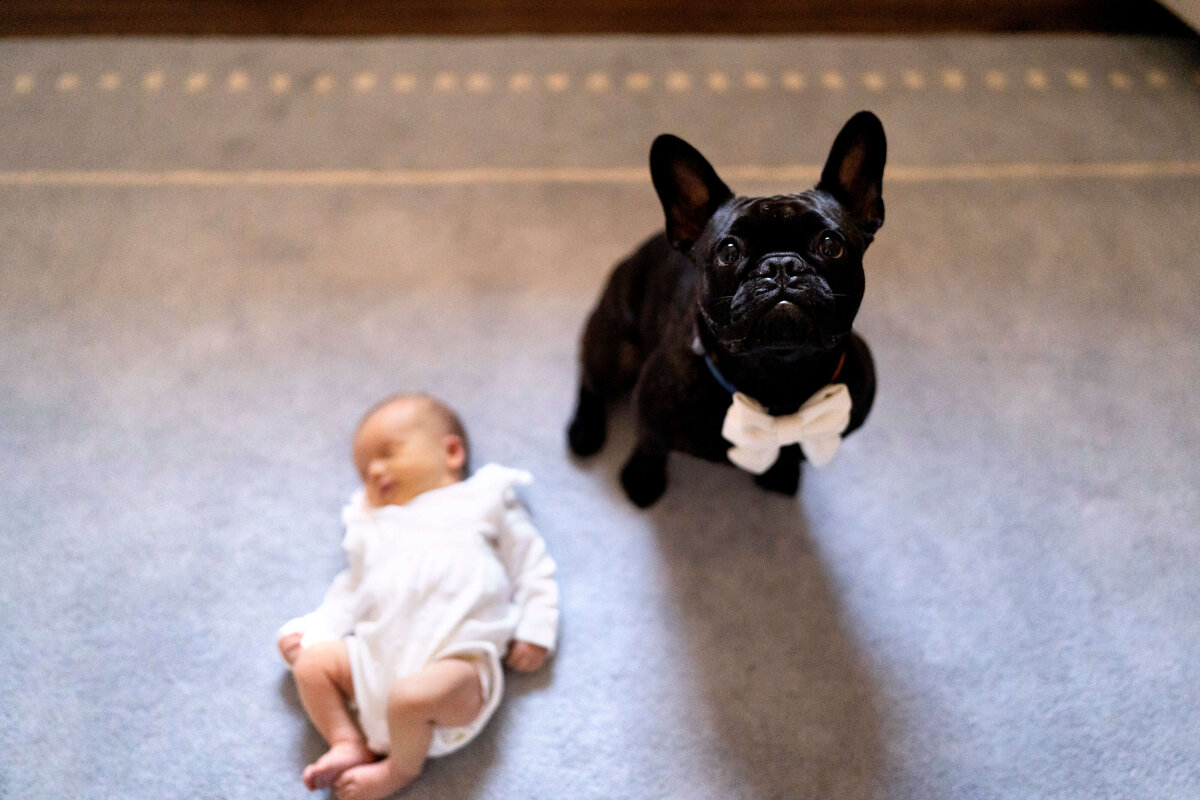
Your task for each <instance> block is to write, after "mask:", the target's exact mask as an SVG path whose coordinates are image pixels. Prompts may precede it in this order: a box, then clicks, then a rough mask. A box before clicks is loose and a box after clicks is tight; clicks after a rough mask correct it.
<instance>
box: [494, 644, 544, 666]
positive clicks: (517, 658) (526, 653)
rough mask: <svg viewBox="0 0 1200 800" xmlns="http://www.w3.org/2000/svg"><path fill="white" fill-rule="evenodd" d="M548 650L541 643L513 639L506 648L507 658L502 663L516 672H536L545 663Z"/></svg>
mask: <svg viewBox="0 0 1200 800" xmlns="http://www.w3.org/2000/svg"><path fill="white" fill-rule="evenodd" d="M548 655H550V651H549V650H547V649H546V648H544V647H542V646H541V645H536V644H531V643H530V642H521V641H515V642H513V643H512V647H510V648H509V649H508V658H506V659H504V663H505V664H507V665H508V666H510V667H512V668H513V669H515V670H517V671H518V672H536V671H537V670H539V669H541V668H542V665H543V664H545V663H546V657H547V656H548Z"/></svg>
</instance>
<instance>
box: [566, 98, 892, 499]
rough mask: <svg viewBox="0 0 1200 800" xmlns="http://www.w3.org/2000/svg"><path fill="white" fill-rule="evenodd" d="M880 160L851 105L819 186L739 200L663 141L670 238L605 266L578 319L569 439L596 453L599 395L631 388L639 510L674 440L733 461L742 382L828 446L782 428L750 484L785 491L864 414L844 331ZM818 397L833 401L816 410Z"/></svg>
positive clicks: (877, 133) (851, 313) (858, 356)
mask: <svg viewBox="0 0 1200 800" xmlns="http://www.w3.org/2000/svg"><path fill="white" fill-rule="evenodd" d="M886 157H887V140H886V138H885V137H884V133H883V126H882V125H881V124H880V122H879V119H878V118H877V117H876V116H875V115H874V114H872V113H870V112H869V111H862V112H859V113H858V114H856V115H855V116H854V117H853V118H851V119H850V121H849V122H847V123H846V125H845V126H844V127H843V128H842V131H841V133H839V134H838V136H837V139H836V140H835V141H834V143H833V147H832V149H831V150H830V153H829V158H828V160H827V161H826V163H825V167H824V169H823V170H822V172H821V179H820V181H819V183H818V184H817V186H816V188H815V189H812V190H810V191H807V192H801V193H799V194H790V195H782V196H777V197H735V196H734V195H733V193H732V192H731V191H730V190H729V187H727V186H726V185H725V183H724V182H722V180H721V179H720V178H719V177H718V176H717V173H716V172H715V171H714V170H713V168H712V166H711V165H710V164H709V163H708V161H706V160H705V159H704V157H703V156H702V155H700V153H699V152H698V151H697V150H696V149H695V148H693V147H692V146H691V145H689V144H688V143H687V142H684V141H683V140H682V139H678V138H676V137H674V136H670V135H663V136H659V137H658V139H656V140H655V142H654V145H653V146H652V147H651V149H650V173H651V177H652V178H653V181H654V187H655V189H656V190H657V192H658V196H659V199H660V200H661V201H662V205H663V210H664V211H665V212H666V218H667V225H666V234H665V235H661V234H660V235H659V236H656V237H654V238H653V239H651V240H650V241H648V242H646V243H645V244H644V245H643V246H642V247H641V248H640V249H639V250H638V251H637V252H636V253H634V254H633V255H632V256H630V257H629V258H628V259H626V260H625V261H623V262H622V263H621V264H619V265H618V266H617V267H616V269H615V270H614V272H613V274H612V276H611V277H610V278H609V282H608V285H607V286H606V287H605V289H604V293H603V294H602V296H601V297H600V301H599V303H598V305H597V306H596V309H595V310H594V311H593V312H592V315H591V317H590V319H589V320H588V323H587V326H586V328H585V330H584V333H583V341H582V347H581V358H580V361H581V370H580V387H579V400H578V406H577V408H576V410H575V416H574V419H573V420H572V421H571V425H570V429H569V431H568V439H569V442H570V445H571V449H572V450H573V451H574V452H575V453H576V454H578V455H581V456H583V455H590V454H592V453H595V452H596V451H598V450H599V449H600V448H601V447H602V446H603V444H604V439H605V432H606V415H607V408H608V404H609V402H610V401H613V400H616V399H618V398H620V397H622V396H624V395H625V394H627V393H629V391H630V390H632V391H633V400H634V404H635V407H636V411H637V415H638V422H639V425H638V441H637V447H636V449H635V450H634V452H633V454H632V456H630V458H629V461H628V462H627V463H626V464H625V467H624V469H623V470H622V472H621V483H622V485H623V486H624V487H625V492H626V493H627V494H628V495H629V499H630V500H632V501H633V502H634V503H636V504H637V505H639V506H642V507H645V506H648V505H650V504H651V503H653V502H654V501H655V500H657V499H658V498H659V497H660V496H661V495H662V493H663V490H664V489H666V485H667V471H666V467H667V454H668V453H669V452H670V451H671V450H680V451H682V452H686V453H691V454H692V455H695V456H699V457H701V458H706V459H709V460H712V461H730V460H736V461H738V462H739V463H740V462H741V461H743V459H741V458H739V459H734V457H733V455H734V450H731V447H730V441H729V440H727V439H726V438H725V437H724V436H723V420H725V418H726V415H727V412H728V413H729V416H731V417H732V416H733V415H734V412H733V411H732V410H731V395H734V393H738V394H740V396H741V397H742V400H743V401H744V400H745V399H746V398H747V397H748V398H750V399H751V402H750V403H749V405H750V406H754V402H753V401H757V403H758V404H759V406H756V408H759V409H760V410H765V411H766V412H767V413H768V414H769V415H770V416H769V417H768V416H764V417H761V419H762V420H765V421H766V422H765V424H766V425H767V426H771V425H774V424H776V423H780V424H785V423H786V424H791V423H790V422H787V420H796V419H799V418H801V417H802V416H805V415H807V416H812V415H813V414H816V415H818V416H823V419H824V423H823V424H825V428H826V430H824V431H823V433H824V435H825V440H824V445H821V443H820V442H817V443H816V445H814V444H813V440H809V441H806V440H805V439H803V438H800V439H796V438H795V437H793V438H792V439H791V440H788V439H787V438H786V437H785V438H783V439H782V441H783V442H784V443H783V445H782V447H781V449H775V447H772V446H771V443H770V441H768V442H767V444H766V445H765V450H759V451H756V453H753V454H752V455H755V458H753V459H750V460H751V461H754V460H757V462H758V463H757V464H753V465H750V466H747V465H746V464H745V463H742V464H741V465H742V466H744V467H745V468H747V469H748V470H750V471H752V472H756V473H759V474H758V477H757V478H756V480H757V482H758V483H759V484H760V485H761V486H763V487H765V488H768V489H771V490H774V491H778V492H782V493H785V494H795V492H796V490H797V489H798V488H799V484H800V462H801V461H802V460H804V459H805V458H806V457H807V459H808V460H810V461H823V460H825V459H826V458H827V457H829V456H831V455H832V450H831V449H829V446H830V443H831V442H832V444H831V446H832V448H833V449H836V446H837V441H838V440H839V437H838V433H840V434H841V435H845V434H846V433H849V432H850V431H852V430H854V429H855V428H858V427H859V426H860V425H862V423H863V420H864V419H866V416H867V413H868V412H869V411H870V409H871V403H872V401H873V400H874V397H875V370H874V365H873V363H872V361H871V354H870V351H869V350H868V349H867V344H866V342H865V341H863V339H862V338H861V337H860V336H858V335H857V334H856V333H854V332H853V331H852V330H851V326H852V324H853V322H854V317H855V315H856V314H857V313H858V308H859V305H860V304H861V302H862V298H863V288H864V278H863V266H862V258H863V252H864V251H865V250H866V249H867V246H868V245H869V244H870V243H871V241H872V239H873V238H874V235H875V232H876V231H877V230H878V229H879V227H880V225H882V224H883V200H882V197H881V190H882V182H883V167H884V162H885V161H886ZM843 386H844V388H840V387H843ZM834 390H836V391H834ZM837 393H840V396H839V397H838V398H836V400H834V399H831V396H832V395H834V394H837ZM814 399H815V400H829V401H830V402H834V403H835V405H836V403H837V402H840V403H842V405H841V406H840V407H839V408H837V409H833V410H830V409H829V408H826V409H821V408H815V406H813V404H812V403H810V402H809V401H810V400H814ZM734 405H737V404H736V403H734ZM814 408H815V410H813V409H814ZM742 411H744V409H742ZM746 413H749V412H746ZM787 415H792V416H790V417H789V416H787ZM839 415H840V421H837V420H835V418H836V417H838V416H839ZM831 420H835V421H834V422H833V428H830V427H829V423H830V421H831ZM725 424H726V426H728V425H729V424H731V423H729V422H728V421H726V423H725ZM834 429H836V430H834ZM725 430H728V428H726V429H725ZM753 435H757V434H753ZM735 438H737V437H735ZM767 438H768V439H769V438H770V437H769V436H768V437H767ZM789 441H790V442H797V443H788V442H789ZM817 445H820V446H817ZM749 446H750V447H752V448H753V447H758V446H759V444H758V440H757V439H756V440H755V441H754V442H753V443H752V444H751V445H749ZM735 449H736V448H735ZM817 450H823V451H824V452H822V453H821V455H820V456H819V458H815V457H814V455H815V451H817ZM739 452H740V451H739ZM764 454H765V455H764Z"/></svg>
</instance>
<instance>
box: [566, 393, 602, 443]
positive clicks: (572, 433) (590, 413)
mask: <svg viewBox="0 0 1200 800" xmlns="http://www.w3.org/2000/svg"><path fill="white" fill-rule="evenodd" d="M606 436H607V420H606V419H605V409H604V401H603V400H601V399H600V398H599V397H597V396H595V395H594V394H591V393H590V392H587V391H585V390H582V389H581V390H580V392H579V405H577V406H576V407H575V416H574V417H573V418H572V419H571V425H570V427H569V428H567V444H568V445H570V447H571V452H572V453H574V454H575V455H577V456H590V455H595V454H596V453H598V452H600V448H601V447H603V446H604V439H605V438H606Z"/></svg>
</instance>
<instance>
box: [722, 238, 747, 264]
mask: <svg viewBox="0 0 1200 800" xmlns="http://www.w3.org/2000/svg"><path fill="white" fill-rule="evenodd" d="M741 259H742V246H741V245H740V244H738V243H737V240H736V239H726V240H725V241H723V242H721V243H720V244H719V245H717V261H718V262H720V263H721V265H722V266H726V267H728V266H729V265H730V264H736V263H737V262H738V261H740V260H741Z"/></svg>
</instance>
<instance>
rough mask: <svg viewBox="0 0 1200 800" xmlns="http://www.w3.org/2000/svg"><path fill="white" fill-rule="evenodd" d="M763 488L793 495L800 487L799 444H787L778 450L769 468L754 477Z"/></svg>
mask: <svg viewBox="0 0 1200 800" xmlns="http://www.w3.org/2000/svg"><path fill="white" fill-rule="evenodd" d="M754 482H755V483H757V484H758V485H759V486H761V487H762V488H764V489H767V490H769V491H772V492H779V493H780V494H786V495H789V496H793V495H795V494H796V492H797V491H798V490H799V489H800V445H798V444H789V445H788V446H787V447H784V448H783V449H781V450H780V451H779V458H777V459H775V463H774V464H772V465H771V468H770V469H768V470H767V471H766V472H764V473H763V474H762V475H758V476H756V477H755V478H754Z"/></svg>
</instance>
